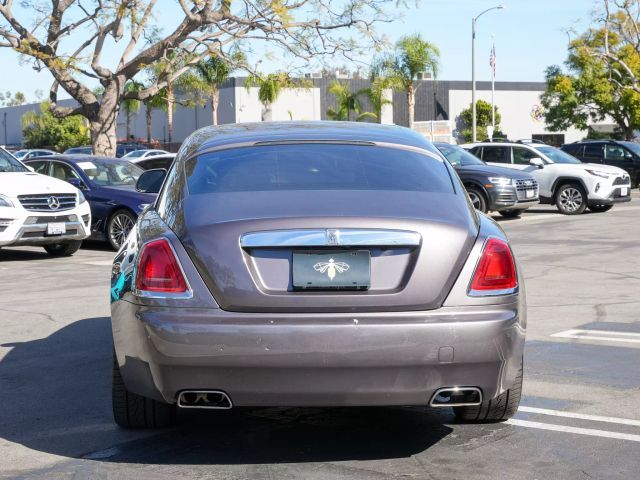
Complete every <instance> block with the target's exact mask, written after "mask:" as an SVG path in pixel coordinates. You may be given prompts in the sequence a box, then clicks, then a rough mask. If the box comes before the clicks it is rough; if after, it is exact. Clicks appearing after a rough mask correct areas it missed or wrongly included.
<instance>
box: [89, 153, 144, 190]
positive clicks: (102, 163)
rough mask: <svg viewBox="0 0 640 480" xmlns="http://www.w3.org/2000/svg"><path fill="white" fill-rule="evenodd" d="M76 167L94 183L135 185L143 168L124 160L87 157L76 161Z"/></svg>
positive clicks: (101, 184) (102, 184)
mask: <svg viewBox="0 0 640 480" xmlns="http://www.w3.org/2000/svg"><path fill="white" fill-rule="evenodd" d="M78 167H79V168H81V169H82V171H83V172H84V174H85V175H86V176H87V177H89V180H91V181H92V182H93V183H95V184H96V185H100V186H109V185H117V186H126V185H131V186H133V185H135V184H136V182H137V181H138V177H140V175H141V174H142V172H143V170H142V169H141V168H140V167H138V166H136V165H134V164H132V163H130V162H127V161H124V160H102V159H97V158H89V159H87V160H86V161H84V162H78Z"/></svg>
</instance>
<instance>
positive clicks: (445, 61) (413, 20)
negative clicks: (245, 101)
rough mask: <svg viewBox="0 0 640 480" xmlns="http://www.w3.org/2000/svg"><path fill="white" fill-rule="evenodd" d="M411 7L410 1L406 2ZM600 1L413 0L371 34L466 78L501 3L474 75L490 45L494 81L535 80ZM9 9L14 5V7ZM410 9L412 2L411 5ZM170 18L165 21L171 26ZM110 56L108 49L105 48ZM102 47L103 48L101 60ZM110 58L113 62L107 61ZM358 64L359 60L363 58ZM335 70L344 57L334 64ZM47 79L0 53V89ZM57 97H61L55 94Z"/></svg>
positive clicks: (269, 63) (486, 71) (163, 2)
mask: <svg viewBox="0 0 640 480" xmlns="http://www.w3.org/2000/svg"><path fill="white" fill-rule="evenodd" d="M410 1H411V0H410ZM600 1H601V0H495V1H494V0H421V1H420V2H419V3H418V5H417V6H414V7H411V8H408V9H405V8H402V9H401V11H400V12H399V13H400V14H401V15H402V18H400V19H399V20H395V21H393V22H392V23H389V24H382V25H380V26H379V27H378V29H379V31H381V32H383V33H385V34H386V35H387V37H388V38H389V40H391V41H395V40H397V39H398V38H399V37H401V36H402V35H405V34H409V33H420V34H421V35H422V37H423V38H424V39H426V40H429V41H430V42H433V43H435V44H436V45H437V46H438V47H439V48H440V53H441V62H440V63H441V65H440V72H439V75H438V78H439V79H441V80H470V79H471V19H472V18H473V17H474V16H476V15H478V14H479V13H480V12H482V11H483V10H485V9H486V8H490V7H493V6H496V5H500V4H502V5H504V6H505V8H504V9H503V10H494V11H490V12H488V13H486V14H485V15H483V16H482V17H481V18H480V19H479V20H478V22H477V34H476V76H477V79H478V80H489V79H490V78H491V77H490V75H491V69H490V67H489V55H490V51H491V42H492V37H493V38H494V39H495V45H496V57H497V75H496V80H497V81H542V80H544V70H545V68H546V67H547V66H549V65H557V64H562V62H563V61H564V60H565V58H566V55H567V38H568V37H567V33H566V30H567V29H569V28H573V29H575V30H576V31H578V32H582V31H584V30H585V29H586V28H587V26H588V25H589V21H590V18H591V14H592V12H593V9H594V7H596V6H597V5H598V4H599V3H600ZM16 3H17V2H16ZM159 5H160V6H161V8H162V9H163V11H162V15H159V16H158V23H159V25H160V26H161V27H164V28H165V31H169V30H170V28H171V27H172V25H173V24H174V23H173V22H175V19H176V18H177V17H176V15H174V14H173V13H175V14H179V10H178V7H177V6H176V5H177V0H175V1H174V0H160V1H159ZM412 5H414V4H412ZM29 15H30V13H29V11H25V10H22V11H19V12H18V18H20V19H21V20H25V19H26V20H27V23H28V21H29V20H30V19H29ZM171 19H173V22H172V20H171ZM111 50H112V51H115V49H111ZM259 50H260V49H259V48H256V53H255V54H253V55H252V56H251V55H250V57H249V59H250V63H251V64H255V63H256V62H257V61H258V59H259V58H260V57H261V56H260V55H259V53H257V52H259ZM108 55H109V49H108V48H107V58H108ZM114 59H115V57H114ZM365 60H366V59H365ZM335 63H336V64H338V65H342V64H343V63H345V62H344V59H336V62H335ZM283 66H284V65H283V64H281V63H280V62H279V61H278V59H277V58H276V57H273V58H271V59H267V60H264V61H263V62H262V63H261V64H260V69H261V70H263V71H265V72H268V71H275V70H278V69H279V68H282V67H283ZM50 86H51V76H50V75H49V74H48V73H46V72H40V73H39V72H37V71H35V70H34V69H33V68H32V67H31V66H30V65H28V64H23V65H21V64H20V62H19V59H18V57H17V55H16V54H15V53H14V52H12V51H11V50H9V49H6V48H0V91H2V92H4V91H7V90H9V91H12V92H15V91H21V92H23V93H25V94H26V95H27V98H28V99H29V100H35V92H36V91H37V90H42V91H44V93H45V94H47V92H48V90H49V88H50ZM61 98H64V96H63V95H61Z"/></svg>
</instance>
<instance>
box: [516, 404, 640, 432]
mask: <svg viewBox="0 0 640 480" xmlns="http://www.w3.org/2000/svg"><path fill="white" fill-rule="evenodd" d="M518 411H519V412H526V413H538V414H540V415H550V416H553V417H565V418H577V419H579V420H589V421H592V422H606V423H618V424H620V425H632V426H634V427H640V420H634V419H631V418H618V417H604V416H601V415H587V414H585V413H573V412H563V411H561V410H549V409H547V408H536V407H525V406H521V407H520V408H518Z"/></svg>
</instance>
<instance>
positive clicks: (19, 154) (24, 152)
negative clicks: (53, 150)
mask: <svg viewBox="0 0 640 480" xmlns="http://www.w3.org/2000/svg"><path fill="white" fill-rule="evenodd" d="M27 153H29V150H18V151H17V152H14V154H13V156H14V157H16V158H22V157H24V156H26V155H27Z"/></svg>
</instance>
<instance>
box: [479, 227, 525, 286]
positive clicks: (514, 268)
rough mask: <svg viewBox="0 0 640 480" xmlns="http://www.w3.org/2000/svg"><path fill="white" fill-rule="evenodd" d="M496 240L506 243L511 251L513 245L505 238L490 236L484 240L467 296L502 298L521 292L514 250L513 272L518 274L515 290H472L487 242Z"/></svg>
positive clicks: (512, 256)
mask: <svg viewBox="0 0 640 480" xmlns="http://www.w3.org/2000/svg"><path fill="white" fill-rule="evenodd" d="M492 238H495V239H496V240H500V241H501V242H505V243H506V244H507V246H508V247H509V250H511V245H509V242H507V241H506V240H505V239H504V238H500V237H497V236H495V235H490V236H488V237H487V238H485V239H484V242H483V243H482V248H481V249H480V255H479V256H478V259H477V260H476V266H475V267H473V273H472V274H471V279H470V280H469V286H468V287H467V295H468V296H470V297H500V296H504V295H513V294H516V293H518V292H519V291H520V282H519V281H518V266H517V265H516V259H515V256H514V255H513V250H511V258H513V270H514V272H515V274H516V286H515V287H514V288H505V289H502V290H474V289H472V288H471V285H472V284H473V279H474V278H475V277H476V271H477V270H478V265H479V264H480V259H481V258H482V254H483V253H484V249H485V247H486V246H487V242H488V241H489V240H490V239H492Z"/></svg>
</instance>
